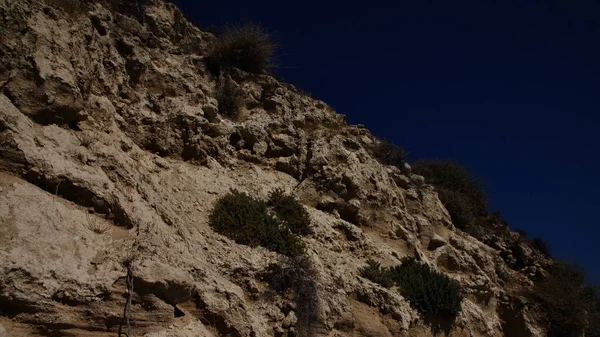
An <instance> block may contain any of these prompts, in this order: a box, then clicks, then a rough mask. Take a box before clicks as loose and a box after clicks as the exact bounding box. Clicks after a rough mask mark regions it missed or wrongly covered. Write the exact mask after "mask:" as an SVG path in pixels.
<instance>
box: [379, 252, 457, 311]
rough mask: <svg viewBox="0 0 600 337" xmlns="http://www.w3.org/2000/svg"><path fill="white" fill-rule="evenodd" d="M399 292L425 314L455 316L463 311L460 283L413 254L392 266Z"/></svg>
mask: <svg viewBox="0 0 600 337" xmlns="http://www.w3.org/2000/svg"><path fill="white" fill-rule="evenodd" d="M390 273H391V274H392V277H393V279H394V280H395V281H396V283H397V284H398V286H399V287H400V293H401V294H402V296H404V297H405V298H406V299H408V300H409V301H410V303H411V305H413V306H414V307H415V308H416V309H418V310H419V311H420V312H421V313H423V314H434V315H441V316H443V317H451V318H454V317H456V316H457V315H458V313H459V312H460V311H461V302H462V294H461V292H460V286H459V285H458V283H457V282H456V281H454V280H452V279H450V278H449V277H448V276H446V275H445V274H443V273H440V272H437V271H435V270H433V269H431V268H430V267H429V266H428V265H427V264H424V263H420V262H418V261H417V260H416V259H414V258H405V259H403V261H402V264H401V265H399V266H396V267H394V268H392V269H391V271H390Z"/></svg>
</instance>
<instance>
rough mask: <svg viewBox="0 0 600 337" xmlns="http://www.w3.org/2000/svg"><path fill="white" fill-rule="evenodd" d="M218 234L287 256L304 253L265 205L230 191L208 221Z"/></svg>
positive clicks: (292, 236)
mask: <svg viewBox="0 0 600 337" xmlns="http://www.w3.org/2000/svg"><path fill="white" fill-rule="evenodd" d="M209 221H210V225H211V226H212V228H213V229H214V230H215V231H216V232H217V233H219V234H222V235H225V236H227V237H229V238H231V239H233V240H234V241H235V242H237V243H239V244H243V245H248V246H251V247H256V246H263V247H265V248H267V249H269V250H272V251H275V252H278V253H281V254H284V255H289V256H296V255H300V254H302V253H303V251H304V246H303V244H302V241H300V239H299V238H298V237H297V236H296V235H294V234H293V233H292V232H291V231H290V230H289V228H288V227H287V226H286V225H285V224H284V223H282V222H281V221H279V220H278V219H276V218H275V217H273V216H272V215H271V214H269V212H268V209H267V203H266V202H264V201H261V200H258V199H254V198H252V197H250V196H249V195H247V194H245V193H241V192H238V191H236V190H232V191H231V192H230V193H229V194H227V195H225V196H223V197H222V198H220V199H219V200H218V201H217V203H216V205H215V207H214V209H213V211H212V213H211V215H210V218H209Z"/></svg>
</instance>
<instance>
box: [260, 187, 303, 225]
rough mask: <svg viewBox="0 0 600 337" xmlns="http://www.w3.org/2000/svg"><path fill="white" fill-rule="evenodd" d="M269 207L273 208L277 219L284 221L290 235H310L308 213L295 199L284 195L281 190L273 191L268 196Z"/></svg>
mask: <svg viewBox="0 0 600 337" xmlns="http://www.w3.org/2000/svg"><path fill="white" fill-rule="evenodd" d="M269 206H271V207H273V210H274V211H275V214H277V217H279V218H280V219H281V220H283V221H285V223H286V225H287V227H288V228H289V229H290V231H291V232H292V233H294V234H298V235H308V234H311V233H312V228H311V222H310V216H309V215H308V212H307V211H306V209H305V208H304V206H302V205H301V204H300V203H299V202H298V201H297V200H296V198H294V197H293V196H291V195H287V194H285V192H284V191H283V189H280V188H278V189H275V190H273V191H272V192H271V193H270V194H269Z"/></svg>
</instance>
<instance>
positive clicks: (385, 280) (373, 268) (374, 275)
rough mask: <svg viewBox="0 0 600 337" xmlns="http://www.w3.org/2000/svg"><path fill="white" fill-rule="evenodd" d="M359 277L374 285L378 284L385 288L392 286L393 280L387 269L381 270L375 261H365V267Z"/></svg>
mask: <svg viewBox="0 0 600 337" xmlns="http://www.w3.org/2000/svg"><path fill="white" fill-rule="evenodd" d="M359 271H360V276H362V277H364V278H367V279H369V280H371V281H373V282H375V283H379V284H381V285H382V286H384V287H386V288H390V287H392V286H394V279H393V278H392V275H391V273H390V270H389V269H388V268H381V264H380V263H379V262H377V261H375V260H372V259H369V260H367V265H366V266H364V267H363V268H361V269H360V270H359Z"/></svg>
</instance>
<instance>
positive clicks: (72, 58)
mask: <svg viewBox="0 0 600 337" xmlns="http://www.w3.org/2000/svg"><path fill="white" fill-rule="evenodd" d="M53 3H59V4H60V3H63V4H64V3H68V1H63V2H61V1H53ZM64 9H65V8H62V9H61V8H60V6H58V7H57V6H49V5H45V4H44V3H41V2H37V1H15V0H0V17H1V18H2V19H1V20H2V28H1V31H2V34H1V35H0V45H1V49H0V59H1V62H0V69H1V71H0V87H1V88H2V91H1V93H0V171H1V172H0V219H1V223H2V224H1V226H0V243H1V244H0V324H1V325H0V327H3V329H5V330H6V331H7V334H8V335H9V336H35V335H42V336H54V335H61V336H62V335H65V336H114V335H116V333H117V331H118V329H119V328H121V329H126V328H127V327H126V326H124V322H125V321H124V320H123V316H124V310H125V311H126V313H127V314H126V316H128V317H129V320H130V323H129V325H130V327H129V329H131V331H132V332H133V334H134V335H136V336H217V335H224V336H225V335H231V336H271V335H277V336H281V335H285V334H288V335H290V336H293V335H330V336H363V335H365V336H432V335H433V334H434V333H440V334H443V335H448V336H541V334H542V332H543V331H542V329H541V328H540V327H539V326H538V325H537V324H536V323H535V322H536V315H535V313H533V312H530V311H529V310H528V308H527V303H525V302H524V301H523V300H521V299H520V297H519V296H518V294H519V291H520V290H521V289H523V288H524V287H527V286H528V285H530V284H531V278H535V277H536V273H543V267H544V264H545V263H547V261H545V260H544V259H543V258H541V257H539V256H538V255H536V254H535V252H532V251H530V250H529V249H528V248H527V247H522V248H521V249H520V250H519V255H520V257H519V263H516V262H515V256H514V252H512V251H511V245H510V242H506V241H505V239H498V240H490V242H493V247H492V246H490V245H486V244H484V243H482V242H480V241H478V240H476V239H474V238H472V237H470V236H468V235H466V234H465V233H462V232H461V231H459V230H457V229H455V228H454V226H453V225H452V222H451V219H450V217H449V215H448V213H447V211H446V210H445V209H444V207H443V205H442V204H441V203H440V201H439V199H438V197H437V194H436V192H435V191H434V189H433V188H432V187H431V186H429V185H427V184H425V183H424V181H423V178H422V177H420V176H417V175H414V174H411V173H410V170H409V168H407V170H402V171H401V170H399V169H398V168H396V167H393V166H385V165H381V164H380V163H379V162H378V161H377V159H376V158H373V156H372V154H371V151H370V150H369V149H370V148H371V147H372V146H373V145H374V144H376V143H377V142H378V140H377V139H375V138H374V137H373V136H372V135H371V134H370V133H369V131H368V130H366V129H364V128H363V127H361V126H354V125H349V124H347V123H346V122H345V120H344V118H343V116H342V115H339V114H337V113H336V112H335V111H333V109H331V108H330V107H329V106H327V104H325V103H324V102H321V101H318V100H315V99H313V98H311V97H309V96H306V95H304V94H302V93H300V92H298V91H297V90H296V89H295V88H294V87H293V86H291V85H289V84H286V83H282V82H281V81H279V80H277V79H275V78H274V77H272V76H270V75H266V74H264V75H255V74H248V73H245V72H243V71H238V70H235V69H234V70H232V71H231V72H230V73H229V74H228V75H226V76H229V80H230V81H231V83H233V85H235V86H236V88H237V91H238V92H240V93H241V94H240V95H241V99H242V101H243V108H242V111H241V113H240V115H239V116H238V117H237V118H235V120H232V119H228V118H224V117H223V116H221V115H220V114H219V113H218V111H219V107H218V104H219V102H218V101H217V99H216V96H217V93H216V90H217V89H216V82H217V79H216V78H215V77H214V76H213V75H211V73H210V72H209V71H208V70H207V68H206V65H205V63H204V60H203V58H204V57H205V56H206V55H207V53H208V52H209V51H210V49H211V46H212V45H213V44H214V42H215V37H214V36H213V35H212V34H209V33H206V32H202V31H200V30H199V29H198V28H196V27H194V26H193V25H192V24H190V23H189V22H188V21H186V20H185V18H184V16H183V15H182V14H181V13H180V12H179V10H178V9H177V8H176V7H175V6H174V5H172V4H168V3H164V2H162V1H154V2H150V3H148V4H146V5H145V6H144V7H143V8H138V11H137V12H135V13H133V14H132V13H131V12H127V11H123V10H119V8H116V7H115V6H111V5H110V2H107V1H102V2H97V3H93V4H90V5H89V7H88V8H81V9H78V11H75V12H69V11H65V10H64ZM134 14H135V15H134ZM232 188H235V189H238V190H242V191H245V192H248V193H250V194H252V195H255V196H258V197H262V198H265V197H266V196H267V195H268V193H269V192H270V191H272V190H274V189H275V188H283V189H285V190H286V191H288V192H290V193H292V194H294V195H295V196H296V197H297V198H298V199H299V200H300V201H301V202H302V203H303V204H304V205H305V206H306V207H307V208H308V210H309V213H310V216H311V220H312V222H313V224H314V233H313V234H312V235H310V236H308V237H307V238H304V239H303V240H304V242H305V243H306V245H307V258H306V260H307V261H305V263H307V264H309V265H310V270H311V273H313V275H310V277H312V278H313V281H314V284H316V287H315V289H313V291H314V298H313V299H312V300H314V306H311V307H310V308H312V309H311V310H314V312H305V311H306V310H304V311H302V310H299V309H301V308H306V306H302V305H299V303H297V302H298V301H297V299H294V298H291V297H289V296H286V294H285V293H284V294H281V293H277V292H276V291H274V290H273V289H272V287H271V285H270V284H269V282H268V280H269V278H270V277H272V276H273V270H277V268H279V269H280V270H281V266H284V267H285V266H293V262H290V261H289V260H288V259H287V258H285V257H283V256H281V255H278V254H276V253H273V252H269V251H267V250H266V249H263V248H250V247H247V246H243V245H238V244H235V243H234V242H233V241H231V240H229V239H228V238H226V237H223V236H221V235H218V234H216V233H214V232H213V231H212V229H211V228H210V226H209V225H208V215H209V212H210V210H211V209H212V205H213V204H214V202H215V201H216V200H217V199H218V198H219V197H220V196H222V195H223V194H225V193H227V192H228V191H229V190H230V189H232ZM404 256H416V257H418V258H419V259H420V260H422V261H424V262H426V263H429V264H430V265H432V266H433V267H435V268H436V269H437V270H439V271H443V272H445V273H446V274H447V275H449V276H450V277H452V278H453V279H455V280H457V281H458V282H459V283H460V284H461V286H462V288H463V291H464V294H465V299H464V301H463V304H462V307H463V310H462V313H461V314H460V315H459V317H458V318H457V320H456V322H455V323H454V325H453V326H452V327H450V328H448V329H447V330H446V331H441V332H439V331H432V328H431V327H430V326H429V325H428V324H426V322H425V321H424V320H423V318H422V317H421V316H420V315H419V314H418V312H417V311H416V310H415V309H414V308H412V307H411V306H410V304H409V303H408V302H407V301H406V300H405V299H404V298H403V297H402V296H400V294H399V293H398V292H397V291H396V290H394V289H386V288H383V287H381V286H379V285H377V284H375V283H373V282H371V281H369V280H367V279H364V278H362V277H360V276H359V272H358V269H359V268H360V267H361V266H362V265H364V263H365V261H366V260H367V259H369V258H372V259H375V260H377V261H380V262H381V263H382V264H383V265H386V266H387V265H396V264H398V263H399V262H400V259H401V258H402V257H404ZM132 285H133V288H132V287H131V286H132ZM130 296H131V297H130ZM129 300H130V301H131V303H130V305H129V304H128V306H127V308H126V307H125V306H126V303H128V301H129ZM125 308H126V309H125ZM434 330H435V329H434ZM2 331H3V330H2V328H0V335H2V333H3V332H2Z"/></svg>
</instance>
